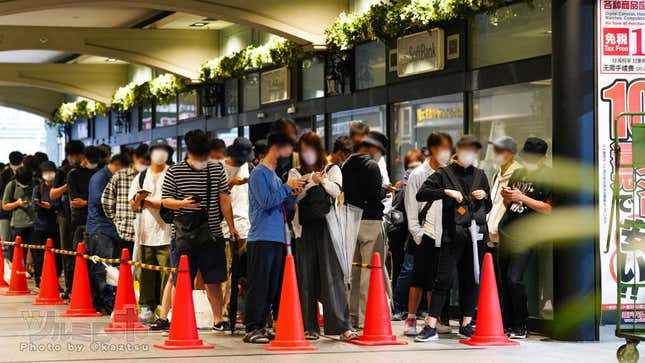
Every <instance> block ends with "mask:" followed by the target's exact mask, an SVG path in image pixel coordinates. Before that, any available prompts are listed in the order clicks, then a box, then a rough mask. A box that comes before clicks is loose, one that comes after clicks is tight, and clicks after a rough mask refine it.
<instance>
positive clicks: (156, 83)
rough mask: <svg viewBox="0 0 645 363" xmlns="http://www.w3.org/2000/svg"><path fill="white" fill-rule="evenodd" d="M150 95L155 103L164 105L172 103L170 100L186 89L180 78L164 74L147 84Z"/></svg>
mask: <svg viewBox="0 0 645 363" xmlns="http://www.w3.org/2000/svg"><path fill="white" fill-rule="evenodd" d="M148 84H149V89H150V94H151V95H152V98H153V99H154V100H155V102H157V103H160V104H164V103H168V102H170V101H172V98H173V97H175V96H176V95H177V93H181V92H182V91H184V90H185V89H186V84H185V83H184V80H183V79H182V78H179V77H177V76H175V75H174V74H170V73H166V74H162V75H160V76H159V77H157V78H154V79H152V80H150V82H148Z"/></svg>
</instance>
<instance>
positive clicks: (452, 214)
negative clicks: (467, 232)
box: [417, 163, 492, 242]
mask: <svg viewBox="0 0 645 363" xmlns="http://www.w3.org/2000/svg"><path fill="white" fill-rule="evenodd" d="M446 168H450V170H451V171H452V172H453V175H454V176H455V178H456V180H455V182H456V183H459V184H460V187H461V190H463V191H464V193H466V194H467V195H464V200H463V201H462V202H461V203H459V204H458V203H457V201H456V200H454V199H453V198H450V197H449V196H447V195H446V193H445V192H444V191H445V190H446V189H452V190H457V191H459V190H460V188H459V187H458V186H456V185H455V184H454V183H453V182H452V181H451V180H450V179H449V177H448V174H447V173H446V170H444V169H446ZM477 174H479V177H478V181H477V184H476V185H473V182H474V181H475V179H476V178H475V176H476V175H477ZM478 189H482V190H483V191H485V192H486V194H487V196H486V198H484V199H483V200H476V199H475V198H473V197H472V196H471V195H470V193H471V192H472V191H474V190H478ZM417 200H418V201H420V202H434V201H435V200H442V201H443V210H442V227H443V234H442V242H450V241H452V240H453V239H454V236H455V231H456V228H457V225H458V224H461V225H462V227H465V228H467V227H468V226H469V225H470V221H469V220H461V222H462V223H457V220H458V219H459V218H458V216H460V215H462V213H458V212H459V210H460V208H462V207H463V208H465V209H467V210H468V213H469V215H470V216H471V218H472V219H474V220H475V222H476V223H477V225H478V226H479V231H480V232H481V233H483V234H484V242H486V241H488V226H487V223H486V214H488V212H489V211H490V210H491V207H492V202H491V200H490V186H489V184H488V179H487V178H486V175H485V174H484V171H483V170H481V169H478V168H475V167H473V166H470V167H468V168H463V167H462V166H461V165H459V164H456V163H453V164H450V165H448V166H446V167H444V168H440V169H439V170H437V171H436V172H434V173H433V174H432V175H430V176H429V177H428V179H426V181H425V182H424V183H423V185H422V186H421V188H419V191H418V193H417ZM461 211H464V209H461Z"/></svg>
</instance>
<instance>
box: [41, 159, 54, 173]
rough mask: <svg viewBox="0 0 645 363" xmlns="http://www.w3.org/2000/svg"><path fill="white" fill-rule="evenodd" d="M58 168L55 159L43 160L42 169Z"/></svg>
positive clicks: (51, 169)
mask: <svg viewBox="0 0 645 363" xmlns="http://www.w3.org/2000/svg"><path fill="white" fill-rule="evenodd" d="M55 170H56V164H54V162H53V161H49V160H47V161H43V162H42V163H41V164H40V171H55Z"/></svg>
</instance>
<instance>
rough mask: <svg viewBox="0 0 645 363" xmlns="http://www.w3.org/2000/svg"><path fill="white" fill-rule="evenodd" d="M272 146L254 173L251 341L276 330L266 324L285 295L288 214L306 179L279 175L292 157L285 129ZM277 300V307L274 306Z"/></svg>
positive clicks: (248, 309)
mask: <svg viewBox="0 0 645 363" xmlns="http://www.w3.org/2000/svg"><path fill="white" fill-rule="evenodd" d="M267 144H268V148H269V149H268V151H267V154H266V155H265V157H264V159H262V162H261V163H260V164H258V165H257V166H256V167H255V168H254V169H253V171H252V172H251V175H250V176H249V220H250V222H251V228H250V229H249V235H248V242H247V293H246V301H245V304H244V305H245V313H244V325H245V330H246V335H245V336H244V339H243V341H244V342H246V343H254V344H266V343H268V342H269V340H270V339H272V338H273V337H274V336H273V333H272V332H271V331H270V330H269V329H267V317H268V316H269V314H270V312H271V310H272V308H273V315H274V317H275V316H277V311H278V306H277V305H276V304H275V301H276V300H277V297H278V296H279V295H280V290H281V288H280V286H281V283H282V275H283V270H284V259H285V255H286V248H285V247H286V246H285V243H286V238H287V236H286V235H285V219H286V218H285V216H286V214H288V213H289V212H291V211H292V210H293V207H294V204H295V201H296V197H295V196H296V195H297V194H298V193H299V192H300V191H301V189H302V187H303V185H304V183H305V181H304V180H303V179H291V180H287V181H286V182H285V183H283V182H282V180H281V179H280V177H279V176H278V175H277V174H276V168H277V167H278V162H279V160H281V159H290V158H291V154H292V153H293V144H294V140H293V138H292V137H291V136H290V135H289V134H287V133H283V132H279V133H271V134H269V136H268V139H267ZM272 305H273V306H272Z"/></svg>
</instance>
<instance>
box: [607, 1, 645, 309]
mask: <svg viewBox="0 0 645 363" xmlns="http://www.w3.org/2000/svg"><path fill="white" fill-rule="evenodd" d="M597 21H598V24H597V33H596V34H597V51H598V54H597V59H598V62H597V67H598V69H597V74H598V77H597V78H598V100H597V102H598V147H599V150H598V172H599V176H598V177H599V178H598V180H599V218H600V221H599V223H600V244H601V246H600V250H601V252H602V255H601V263H602V266H601V272H602V309H603V310H615V309H616V303H617V300H616V297H617V285H616V281H617V278H618V277H617V276H619V275H620V274H619V273H618V271H617V269H618V266H617V264H616V257H617V253H622V254H623V255H622V257H623V258H624V261H625V268H624V269H623V273H622V275H623V282H625V283H643V282H645V251H643V250H641V249H639V248H638V247H637V246H635V242H636V241H638V240H642V239H643V238H644V237H645V229H638V228H632V229H629V228H625V229H622V231H621V234H620V235H619V239H620V241H619V243H620V244H621V248H620V250H619V251H617V249H616V241H614V240H612V241H611V243H610V248H609V251H607V252H605V248H606V246H605V243H606V236H607V234H608V233H609V231H610V229H613V228H614V227H613V226H611V225H610V208H611V200H612V183H615V182H616V183H618V185H619V186H620V197H619V199H620V203H619V204H620V216H621V220H620V221H619V222H629V221H630V220H631V221H637V222H638V221H640V222H645V168H644V169H641V170H636V171H635V172H634V170H633V169H632V168H631V167H621V168H620V170H616V160H614V152H613V148H612V142H613V137H614V135H615V134H616V133H617V135H618V142H619V144H620V147H621V160H620V164H621V165H629V164H631V163H632V144H631V142H632V130H631V126H630V125H631V122H634V123H637V122H644V121H645V120H643V119H642V118H641V117H633V118H631V119H630V118H626V117H623V118H621V119H620V121H619V122H618V124H617V126H614V125H613V120H614V118H615V117H616V116H617V115H618V114H620V113H621V112H643V111H645V106H644V105H645V49H644V47H645V39H644V38H643V37H644V36H645V34H643V32H645V1H599V2H598V17H597ZM621 296H622V299H621V302H623V303H625V302H630V301H634V300H632V299H634V298H636V301H637V302H645V289H643V288H641V289H638V288H636V287H634V288H625V289H622V290H621ZM623 307H624V308H628V309H629V310H628V311H624V312H623V316H622V319H623V321H627V322H631V321H633V320H636V322H645V317H644V316H641V315H639V316H635V315H633V314H634V313H635V312H634V311H631V310H633V308H632V307H627V306H625V305H624V306H623ZM641 308H645V306H643V307H641Z"/></svg>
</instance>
